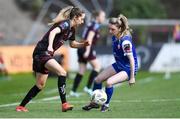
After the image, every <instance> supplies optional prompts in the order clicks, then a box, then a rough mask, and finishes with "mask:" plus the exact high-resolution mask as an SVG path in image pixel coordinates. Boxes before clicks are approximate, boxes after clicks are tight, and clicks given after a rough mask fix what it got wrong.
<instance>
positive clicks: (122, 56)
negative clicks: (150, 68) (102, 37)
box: [112, 35, 138, 76]
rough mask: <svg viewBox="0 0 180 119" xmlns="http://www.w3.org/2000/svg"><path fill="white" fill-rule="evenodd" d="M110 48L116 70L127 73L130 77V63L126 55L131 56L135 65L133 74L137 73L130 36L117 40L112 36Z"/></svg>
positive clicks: (134, 53) (136, 63) (134, 52)
mask: <svg viewBox="0 0 180 119" xmlns="http://www.w3.org/2000/svg"><path fill="white" fill-rule="evenodd" d="M112 48H113V55H114V58H115V61H116V63H115V64H116V67H117V69H118V70H124V71H126V72H128V75H129V76H130V62H129V59H128V57H127V55H133V57H134V63H135V72H137V70H138V62H137V55H136V50H135V47H134V45H133V44H132V37H131V36H129V35H125V36H123V37H121V38H120V39H117V38H116V37H115V36H113V37H112ZM115 70H116V68H115ZM116 71H117V70H116Z"/></svg>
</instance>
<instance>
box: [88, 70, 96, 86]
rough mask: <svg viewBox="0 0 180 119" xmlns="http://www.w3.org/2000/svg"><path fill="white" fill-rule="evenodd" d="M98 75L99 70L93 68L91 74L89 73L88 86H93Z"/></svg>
mask: <svg viewBox="0 0 180 119" xmlns="http://www.w3.org/2000/svg"><path fill="white" fill-rule="evenodd" d="M97 75H98V72H97V71H95V70H93V71H92V72H91V74H90V75H89V80H88V83H87V88H91V86H92V83H93V81H94V78H95V77H96V76H97Z"/></svg>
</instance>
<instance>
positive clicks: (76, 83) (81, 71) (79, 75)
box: [70, 63, 86, 97]
mask: <svg viewBox="0 0 180 119" xmlns="http://www.w3.org/2000/svg"><path fill="white" fill-rule="evenodd" d="M85 71H86V63H79V72H78V73H77V74H76V77H75V79H74V83H73V87H72V90H71V91H70V95H71V96H75V97H79V96H80V95H79V93H76V91H77V88H78V87H79V84H80V82H81V80H82V77H83V75H84V73H85Z"/></svg>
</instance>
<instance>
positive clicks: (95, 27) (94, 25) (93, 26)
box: [82, 21, 100, 45]
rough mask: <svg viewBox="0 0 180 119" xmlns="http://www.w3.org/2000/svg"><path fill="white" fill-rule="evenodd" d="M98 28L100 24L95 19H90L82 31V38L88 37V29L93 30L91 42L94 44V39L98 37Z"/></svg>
mask: <svg viewBox="0 0 180 119" xmlns="http://www.w3.org/2000/svg"><path fill="white" fill-rule="evenodd" d="M99 29H100V24H99V23H97V22H96V21H91V22H90V23H89V24H88V25H87V26H86V28H85V29H84V32H83V34H82V38H83V39H84V40H86V39H87V37H88V34H89V32H90V31H93V32H94V33H95V35H94V37H93V41H92V44H93V45H95V44H96V41H97V40H98V39H99V37H100V34H99Z"/></svg>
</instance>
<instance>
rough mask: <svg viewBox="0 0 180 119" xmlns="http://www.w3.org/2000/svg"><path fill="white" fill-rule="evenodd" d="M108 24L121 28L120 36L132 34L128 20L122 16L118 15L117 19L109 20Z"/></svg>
mask: <svg viewBox="0 0 180 119" xmlns="http://www.w3.org/2000/svg"><path fill="white" fill-rule="evenodd" d="M109 23H111V24H115V25H116V26H117V27H118V28H121V34H124V35H125V34H129V33H130V32H132V29H131V28H130V27H129V23H128V20H127V18H126V17H125V16H124V15H123V14H120V15H119V16H118V17H117V18H110V20H109Z"/></svg>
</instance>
